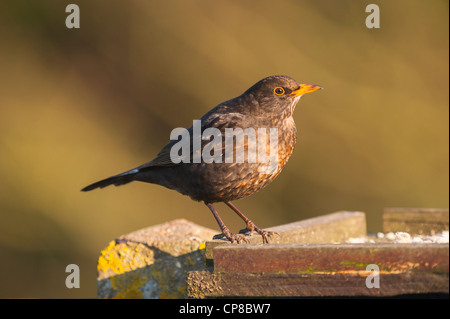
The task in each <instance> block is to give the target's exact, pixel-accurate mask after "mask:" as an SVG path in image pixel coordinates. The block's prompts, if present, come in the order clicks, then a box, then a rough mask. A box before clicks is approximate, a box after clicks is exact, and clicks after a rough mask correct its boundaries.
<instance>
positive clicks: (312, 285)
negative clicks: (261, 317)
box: [187, 271, 449, 298]
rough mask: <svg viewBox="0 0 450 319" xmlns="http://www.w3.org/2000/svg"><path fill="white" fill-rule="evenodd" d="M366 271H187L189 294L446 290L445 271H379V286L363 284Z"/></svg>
mask: <svg viewBox="0 0 450 319" xmlns="http://www.w3.org/2000/svg"><path fill="white" fill-rule="evenodd" d="M366 279H367V275H366V274H359V273H353V274H342V273H331V274H309V273H304V274H246V273H212V272H208V271H194V272H190V273H189V274H188V278H187V294H188V297H190V298H208V297H312V296H313V297H331V296H395V295H403V294H423V293H446V294H448V293H449V281H448V273H447V274H436V273H426V272H419V273H415V272H407V273H398V274H380V286H379V287H380V288H368V287H367V286H366Z"/></svg>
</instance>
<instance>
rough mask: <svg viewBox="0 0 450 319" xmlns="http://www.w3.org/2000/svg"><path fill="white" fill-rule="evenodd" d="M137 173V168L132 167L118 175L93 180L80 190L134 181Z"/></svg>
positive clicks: (86, 190)
mask: <svg viewBox="0 0 450 319" xmlns="http://www.w3.org/2000/svg"><path fill="white" fill-rule="evenodd" d="M137 173H139V170H138V169H132V170H130V171H128V172H125V173H122V174H119V175H115V176H111V177H108V178H105V179H103V180H101V181H98V182H95V183H93V184H91V185H89V186H86V187H85V188H83V189H82V190H81V191H82V192H88V191H91V190H93V189H96V188H103V187H106V186H109V185H114V186H119V185H124V184H127V183H130V182H132V181H134V180H135V177H136V174H137Z"/></svg>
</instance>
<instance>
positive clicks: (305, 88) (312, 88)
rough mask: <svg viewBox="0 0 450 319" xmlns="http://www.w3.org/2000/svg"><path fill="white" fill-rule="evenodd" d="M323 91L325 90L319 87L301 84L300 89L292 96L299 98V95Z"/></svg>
mask: <svg viewBox="0 0 450 319" xmlns="http://www.w3.org/2000/svg"><path fill="white" fill-rule="evenodd" d="M321 89H323V87H321V86H318V85H313V84H301V85H300V87H299V88H298V89H297V90H295V91H293V92H292V93H291V94H290V95H295V96H299V95H303V94H306V93H311V92H314V91H317V90H321Z"/></svg>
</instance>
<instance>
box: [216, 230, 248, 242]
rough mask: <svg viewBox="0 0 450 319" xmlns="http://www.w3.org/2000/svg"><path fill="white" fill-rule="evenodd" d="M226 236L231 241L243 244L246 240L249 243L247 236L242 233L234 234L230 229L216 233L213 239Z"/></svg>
mask: <svg viewBox="0 0 450 319" xmlns="http://www.w3.org/2000/svg"><path fill="white" fill-rule="evenodd" d="M224 237H225V238H226V239H227V240H229V241H230V242H231V243H237V244H242V243H244V242H245V243H248V239H247V238H245V237H244V236H242V235H238V234H233V233H232V232H230V231H229V230H228V229H226V230H224V231H223V232H222V233H221V234H217V235H214V237H213V239H222V238H224Z"/></svg>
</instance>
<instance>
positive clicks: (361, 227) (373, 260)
mask: <svg viewBox="0 0 450 319" xmlns="http://www.w3.org/2000/svg"><path fill="white" fill-rule="evenodd" d="M448 216H449V214H448V209H410V208H386V209H384V211H383V232H386V233H387V234H384V233H380V234H381V235H382V236H380V234H379V236H375V235H373V234H372V235H371V234H369V235H368V234H367V230H366V217H365V214H364V213H363V212H349V211H340V212H336V213H332V214H327V215H323V216H319V217H315V218H311V219H307V220H302V221H298V222H294V223H290V224H286V225H281V226H276V227H272V228H268V229H266V230H268V231H271V232H274V233H276V235H274V236H271V241H270V243H269V244H263V243H262V239H261V236H259V235H257V234H256V235H253V236H246V238H247V239H248V243H245V244H230V243H227V241H225V240H220V239H219V240H209V238H211V237H212V234H213V233H214V231H213V230H210V229H207V228H204V227H201V226H198V225H195V224H193V223H191V222H189V221H185V220H176V221H172V222H169V223H167V224H165V225H157V226H152V227H150V228H148V229H144V230H140V231H137V232H134V233H131V234H128V235H124V236H121V237H120V238H119V240H116V241H115V242H114V243H111V244H110V245H109V246H108V249H106V250H104V251H103V252H102V256H101V257H100V259H99V265H100V264H102V265H101V267H99V281H98V287H99V289H98V292H99V297H101V298H120V297H125V298H130V297H131V298H220V297H351V296H353V297H362V296H371V297H374V296H378V297H391V296H404V295H418V294H422V295H423V294H429V295H430V294H444V295H448V293H449V280H448V274H449V245H448V229H449V226H448V225H449V218H448ZM155 227H156V228H155ZM174 227H175V229H174ZM406 231H407V232H406ZM439 232H444V234H446V236H447V237H446V238H447V239H446V241H445V240H444V241H442V240H441V241H439V240H436V241H434V242H432V241H430V240H429V238H431V237H430V236H431V235H432V234H438V233H439ZM445 232H446V233H445ZM155 234H156V235H155ZM155 236H159V237H158V238H156V237H155ZM171 236H172V238H170V237H171ZM389 237H392V238H389ZM439 238H440V237H439ZM180 247H181V248H180ZM130 251H131V252H132V253H131V256H129V257H128V259H127V258H124V257H121V258H119V257H117V258H115V257H114V256H125V255H126V254H129V253H130ZM114 254H115V255H114ZM158 256H159V257H158ZM158 280H160V281H161V282H158Z"/></svg>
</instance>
